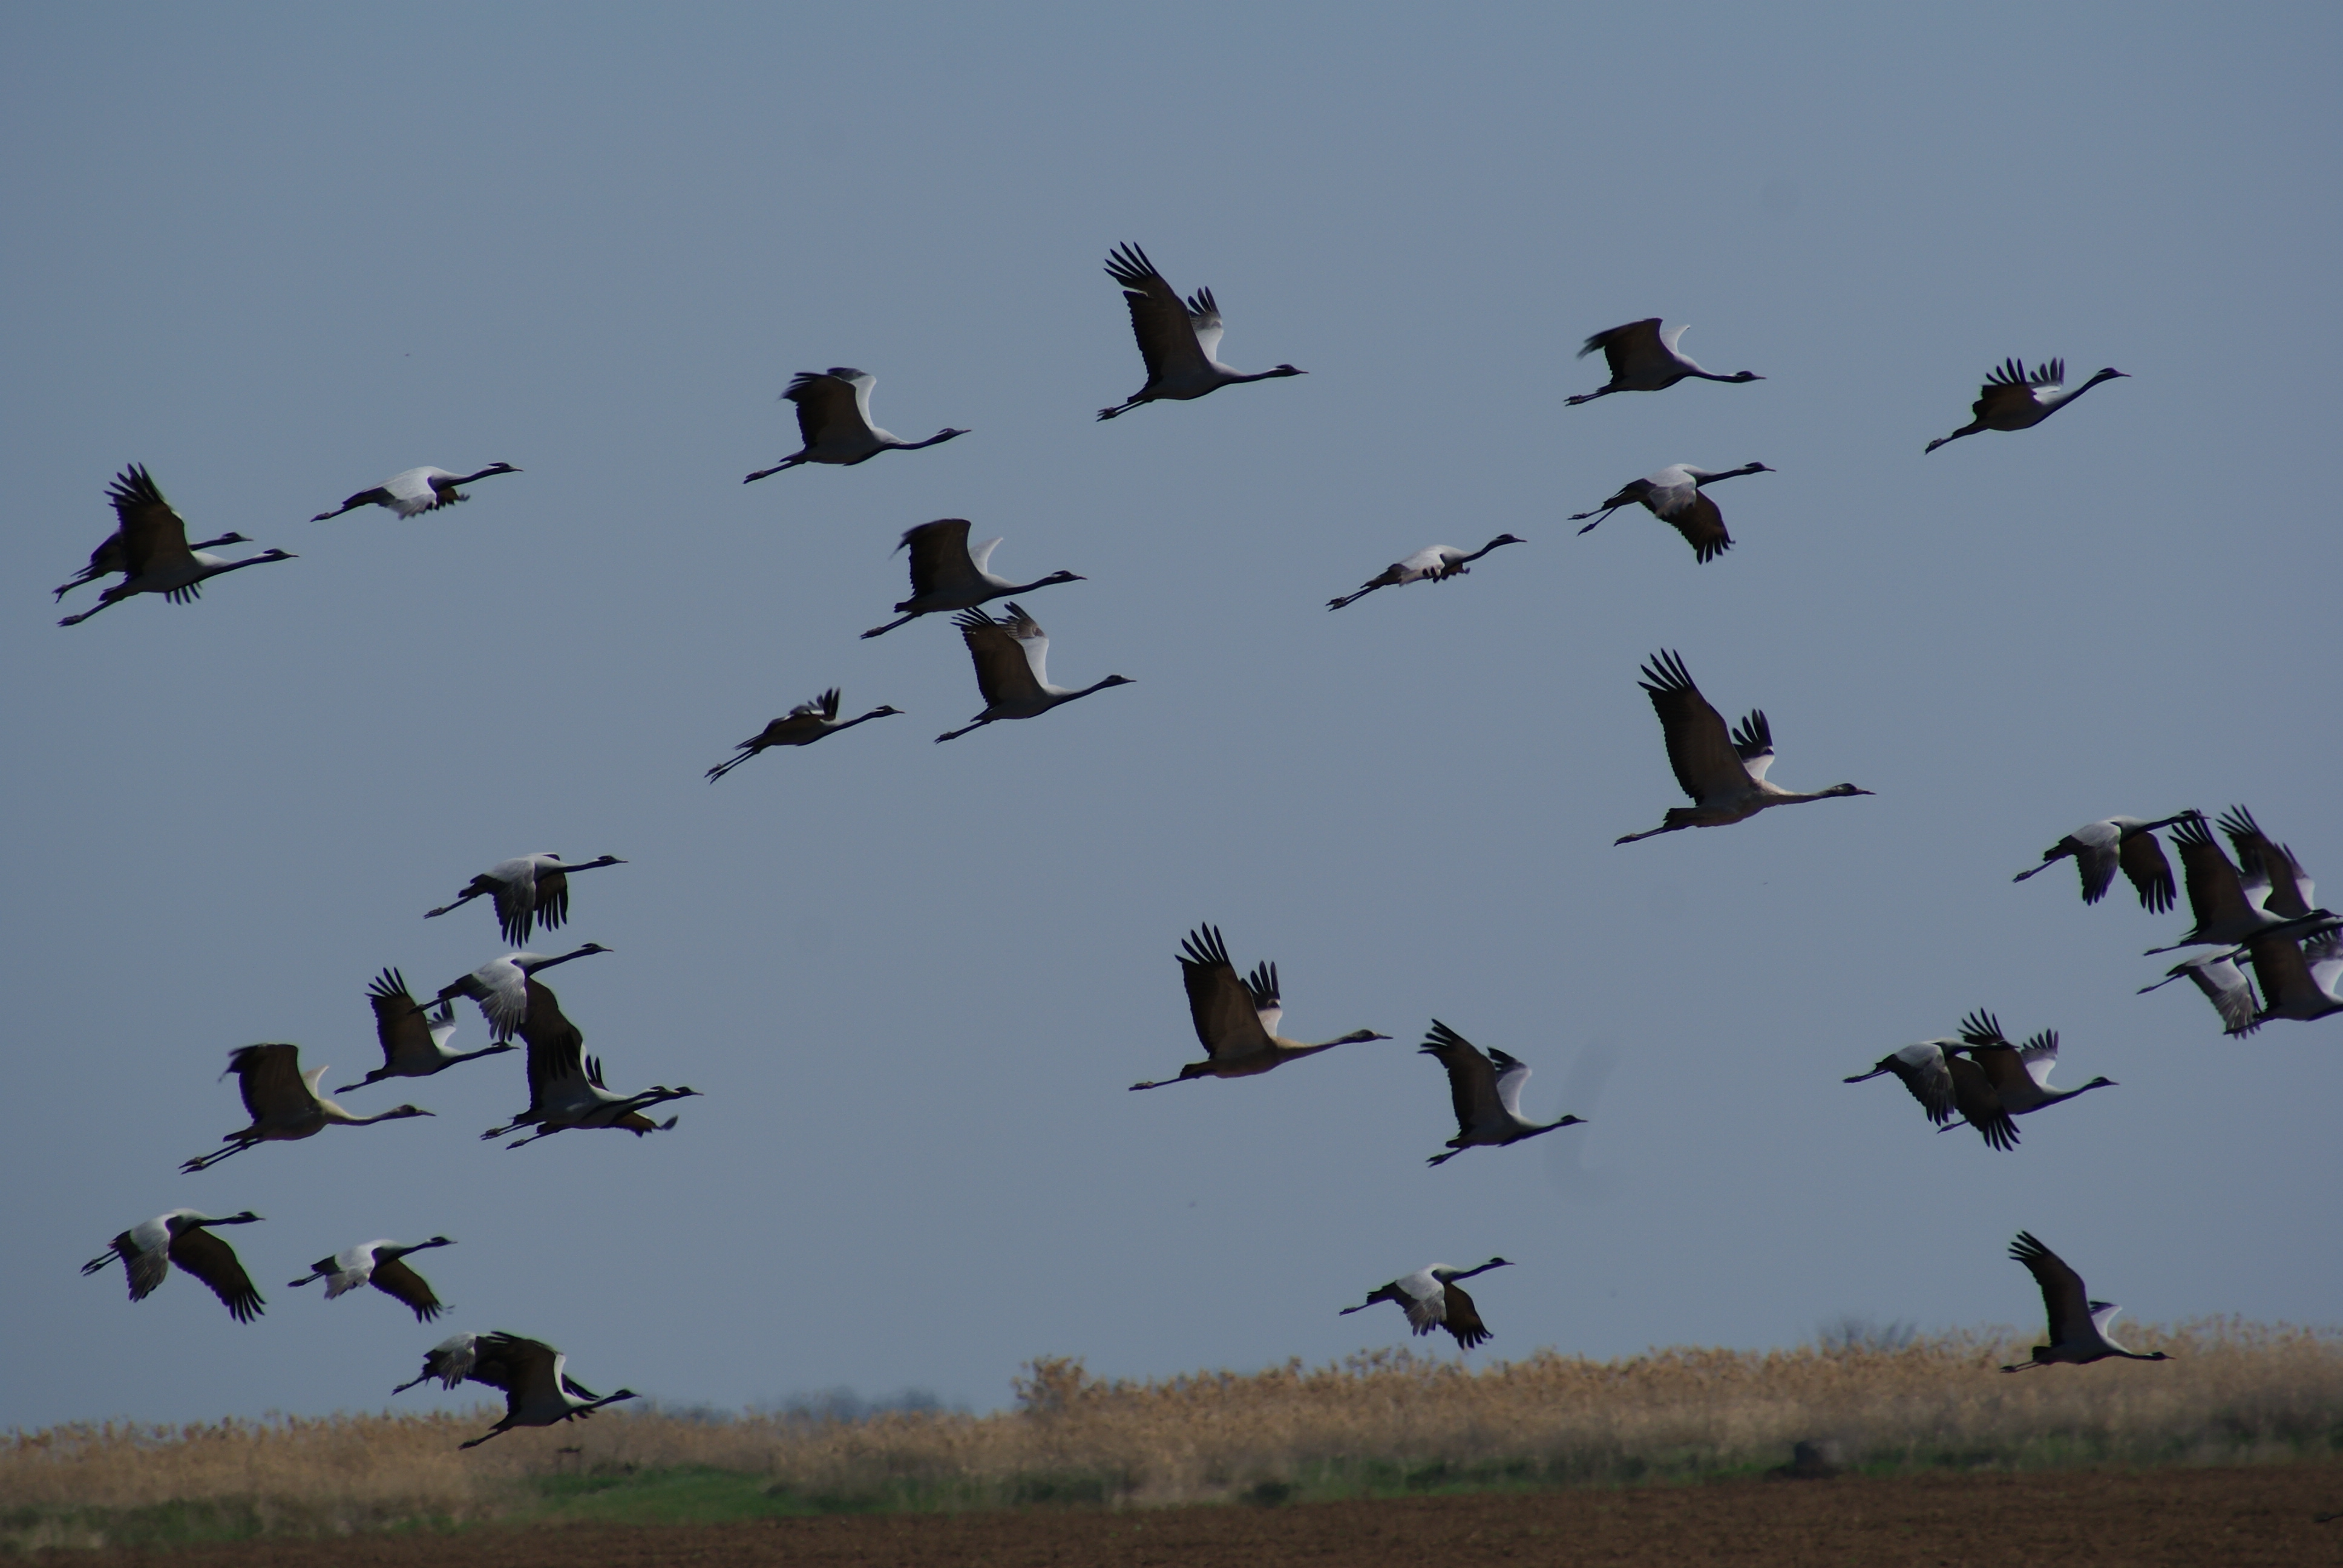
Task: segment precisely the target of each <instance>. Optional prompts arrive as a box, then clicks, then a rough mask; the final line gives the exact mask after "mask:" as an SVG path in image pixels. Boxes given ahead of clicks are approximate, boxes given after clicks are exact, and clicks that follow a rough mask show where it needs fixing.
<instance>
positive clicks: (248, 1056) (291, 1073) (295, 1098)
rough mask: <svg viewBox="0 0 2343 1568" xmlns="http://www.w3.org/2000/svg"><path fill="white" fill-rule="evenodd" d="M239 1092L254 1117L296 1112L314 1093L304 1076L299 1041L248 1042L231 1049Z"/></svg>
mask: <svg viewBox="0 0 2343 1568" xmlns="http://www.w3.org/2000/svg"><path fill="white" fill-rule="evenodd" d="M227 1068H228V1070H229V1071H230V1072H233V1073H235V1074H236V1090H237V1092H239V1093H240V1094H242V1095H243V1096H244V1108H245V1110H246V1111H248V1112H249V1113H250V1114H251V1116H252V1119H253V1121H266V1120H267V1119H268V1118H269V1117H271V1116H285V1115H290V1114H294V1113H296V1112H297V1111H300V1110H301V1109H302V1108H303V1107H304V1106H306V1105H307V1103H308V1102H309V1101H311V1099H313V1098H314V1097H313V1096H312V1095H311V1094H310V1092H309V1086H308V1084H307V1083H306V1082H304V1081H302V1077H301V1048H300V1047H299V1046H297V1045H246V1046H239V1047H238V1048H236V1050H231V1051H229V1052H228V1053H227Z"/></svg>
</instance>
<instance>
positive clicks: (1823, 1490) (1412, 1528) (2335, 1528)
mask: <svg viewBox="0 0 2343 1568" xmlns="http://www.w3.org/2000/svg"><path fill="white" fill-rule="evenodd" d="M2338 1499H2343V1468H2338V1467H2336V1466H2332V1465H2316V1466H2314V1465H2289V1466H2272V1467H2266V1468H2257V1469H2250V1470H2232V1469H2195V1470H2179V1471H2175V1470H2162V1471H2149V1472H2136V1473H2102V1472H2087V1473H2072V1472H2069V1473H2056V1474H2047V1473H2042V1474H2030V1475H2009V1474H1996V1475H1986V1476H1977V1477H1970V1476H1941V1475H1926V1476H1911V1477H1889V1478H1869V1477H1865V1478H1856V1477H1846V1478H1842V1479H1839V1480H1835V1481H1828V1482H1822V1483H1772V1482H1763V1481H1739V1482H1718V1483H1711V1484H1707V1485H1698V1486H1669V1487H1661V1486H1651V1487H1636V1488H1631V1489H1627V1490H1624V1491H1614V1490H1601V1491H1596V1490H1584V1489H1582V1490H1575V1491H1563V1492H1541V1493H1499V1494H1483V1495H1479V1496H1469V1497H1441V1498H1420V1499H1413V1500H1403V1501H1389V1502H1371V1503H1310V1504H1306V1505H1301V1506H1293V1507H1283V1508H1211V1507H1185V1508H1171V1509H1161V1510H1148V1511H1144V1512H1141V1511H1137V1510H1120V1511H1107V1510H1101V1509H1062V1508H1061V1509H1024V1510H999V1511H987V1512H981V1513H949V1514H900V1513H898V1514H885V1515H877V1516H868V1515H866V1516H860V1517H849V1518H830V1519H777V1520H769V1521H762V1522H759V1523H746V1524H718V1525H694V1526H683V1527H669V1528H664V1529H659V1528H647V1527H644V1526H639V1525H606V1526H601V1527H596V1526H591V1525H572V1526H568V1527H564V1528H560V1529H556V1530H551V1531H544V1532H531V1533H513V1532H508V1531H504V1530H481V1531H472V1532H468V1533H462V1534H457V1535H415V1534H408V1535H395V1536H373V1537H367V1538H363V1539H360V1540H341V1541H329V1542H321V1541H316V1540H307V1541H301V1540H274V1541H267V1542H245V1543H236V1544H234V1545H215V1546H208V1547H194V1548H188V1549H185V1550H183V1551H180V1552H172V1553H149V1552H144V1551H124V1552H118V1553H117V1552H106V1553H97V1554H78V1555H76V1556H75V1557H73V1558H70V1559H65V1560H68V1561H74V1562H77V1563H107V1562H125V1561H144V1562H154V1563H168V1564H170V1565H171V1568H337V1565H341V1564H353V1565H363V1568H476V1565H477V1568H566V1565H568V1564H572V1563H578V1562H581V1561H590V1562H595V1563H612V1564H621V1565H628V1568H653V1565H666V1564H675V1565H678V1568H681V1565H683V1564H687V1563H689V1564H690V1565H691V1568H766V1565H769V1564H770V1565H778V1564H781V1563H789V1564H796V1565H810V1568H877V1565H879V1564H882V1563H883V1564H912V1563H917V1564H920V1565H922V1568H926V1565H936V1568H958V1565H963V1564H964V1565H968V1568H975V1565H977V1564H984V1565H986V1568H1022V1565H1025V1564H1032V1565H1034V1568H1041V1565H1044V1564H1046V1565H1048V1568H1093V1565H1095V1568H1285V1565H1287V1564H1304V1563H1308V1564H1326V1565H1332V1564H1340V1565H1341V1568H1421V1565H1422V1564H1423V1563H1443V1564H1447V1565H1451V1568H1470V1565H1473V1564H1480V1563H1555V1562H1568V1563H1576V1564H1586V1565H1589V1568H1631V1565H1632V1568H1708V1565H1709V1564H1725V1563H1737V1564H1745V1565H1747V1564H1757V1563H1785V1564H1789V1563H1795V1564H1800V1565H1805V1564H1813V1563H1861V1564H1864V1565H1865V1568H1904V1565H1906V1564H1909V1565H1911V1568H1921V1565H1923V1564H1925V1565H1926V1568H1940V1565H1942V1564H1958V1563H1980V1564H1984V1563H2019V1562H2029V1561H2039V1562H2055V1563H2061V1564H2077V1565H2082V1564H2107V1565H2110V1568H2114V1565H2121V1568H2163V1565H2168V1568H2197V1565H2199V1564H2204V1563H2221V1564H2222V1565H2223V1568H2266V1565H2275V1564H2282V1563H2334V1562H2335V1561H2336V1560H2337V1559H2338V1557H2343V1521H2328V1520H2323V1519H2322V1517H2321V1516H2322V1515H2323V1514H2325V1513H2330V1512H2332V1511H2333V1510H2334V1509H2336V1508H2337V1507H2338V1506H2343V1503H2338Z"/></svg>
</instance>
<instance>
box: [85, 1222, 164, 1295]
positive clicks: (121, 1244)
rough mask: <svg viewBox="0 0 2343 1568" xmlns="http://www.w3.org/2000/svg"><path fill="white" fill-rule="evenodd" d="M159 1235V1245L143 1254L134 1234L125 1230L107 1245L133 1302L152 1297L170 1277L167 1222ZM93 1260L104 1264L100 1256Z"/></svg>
mask: <svg viewBox="0 0 2343 1568" xmlns="http://www.w3.org/2000/svg"><path fill="white" fill-rule="evenodd" d="M163 1235H164V1243H163V1245H162V1246H159V1247H152V1248H148V1249H146V1250H145V1251H141V1250H140V1249H139V1246H138V1243H137V1241H136V1235H135V1233H134V1232H132V1231H123V1232H122V1234H120V1235H119V1236H116V1238H114V1241H113V1242H112V1243H111V1245H112V1247H113V1249H114V1252H115V1255H116V1256H117V1257H119V1258H120V1259H121V1260H122V1262H123V1266H124V1269H125V1270H126V1271H127V1272H128V1274H129V1276H130V1299H131V1300H132V1301H134V1302H143V1301H145V1300H146V1298H147V1297H149V1296H151V1295H153V1294H154V1293H155V1287H156V1286H157V1285H159V1284H161V1283H162V1282H164V1280H166V1278H168V1277H169V1275H170V1272H171V1247H170V1231H169V1230H168V1229H167V1221H166V1230H165V1231H164V1232H163ZM97 1261H98V1262H99V1263H101V1264H103V1263H104V1262H105V1261H106V1259H105V1256H104V1255H103V1254H101V1255H100V1256H99V1257H98V1260H97ZM83 1272H84V1273H91V1272H95V1271H94V1270H91V1269H87V1268H85V1269H84V1270H83Z"/></svg>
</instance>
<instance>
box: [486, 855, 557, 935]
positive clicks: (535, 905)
mask: <svg viewBox="0 0 2343 1568" xmlns="http://www.w3.org/2000/svg"><path fill="white" fill-rule="evenodd" d="M511 891H512V900H513V910H514V914H513V917H512V923H511V924H509V925H508V926H507V927H506V928H505V940H507V941H508V942H515V943H518V942H521V941H525V940H528V923H529V920H530V917H531V916H534V917H535V918H536V920H537V923H538V925H540V926H543V927H544V928H545V929H546V930H548V931H549V930H554V929H555V928H556V927H558V926H561V925H564V924H566V923H568V920H569V873H568V872H567V871H565V870H563V869H561V868H560V867H558V866H548V865H545V864H543V863H542V862H539V863H538V864H537V865H536V866H535V867H534V869H532V870H531V872H530V874H529V875H528V877H526V878H524V879H522V880H520V881H519V882H518V883H516V884H514V885H513V887H512V890H511ZM497 916H498V919H499V920H502V919H504V918H505V900H504V895H503V892H502V891H501V890H499V892H498V898H497Z"/></svg>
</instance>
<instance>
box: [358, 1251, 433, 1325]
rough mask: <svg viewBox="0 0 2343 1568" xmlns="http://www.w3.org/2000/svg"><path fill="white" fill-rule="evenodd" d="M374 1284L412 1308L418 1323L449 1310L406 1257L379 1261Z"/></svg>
mask: <svg viewBox="0 0 2343 1568" xmlns="http://www.w3.org/2000/svg"><path fill="white" fill-rule="evenodd" d="M373 1284H374V1288H375V1289H376V1290H377V1291H380V1292H382V1293H383V1294H385V1295H387V1296H389V1297H390V1298H392V1299H393V1300H394V1301H398V1302H405V1303H406V1304H407V1306H408V1307H410V1308H412V1309H413V1310H414V1312H415V1321H416V1322H418V1323H427V1322H430V1321H431V1320H432V1319H434V1318H436V1317H437V1316H438V1315H439V1314H440V1313H441V1312H446V1311H447V1308H446V1307H445V1306H443V1305H441V1304H440V1301H439V1298H438V1297H437V1296H436V1295H434V1294H432V1293H431V1287H430V1286H429V1285H428V1284H427V1283H425V1282H424V1279H423V1276H422V1275H420V1274H418V1273H417V1272H416V1271H414V1270H413V1269H410V1268H408V1267H407V1260H406V1259H404V1258H393V1259H391V1260H390V1261H388V1262H384V1263H377V1264H376V1265H375V1266H374V1281H373Z"/></svg>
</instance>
